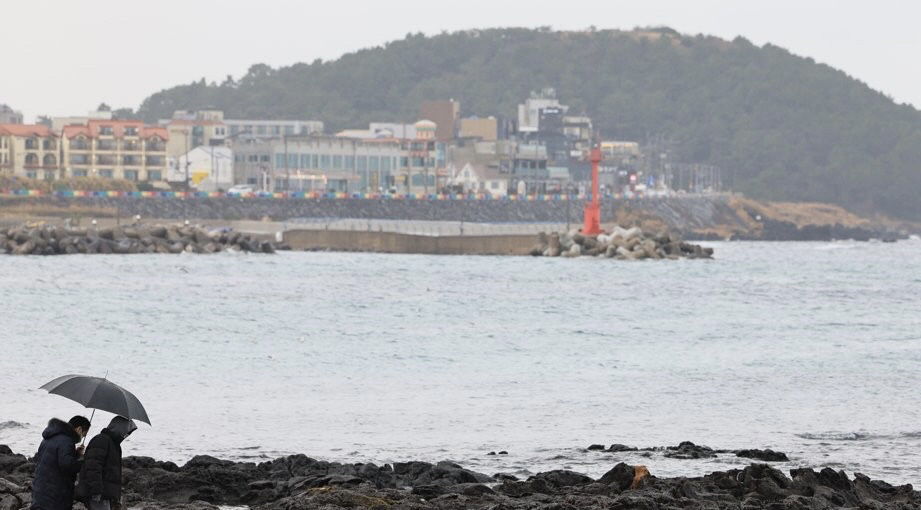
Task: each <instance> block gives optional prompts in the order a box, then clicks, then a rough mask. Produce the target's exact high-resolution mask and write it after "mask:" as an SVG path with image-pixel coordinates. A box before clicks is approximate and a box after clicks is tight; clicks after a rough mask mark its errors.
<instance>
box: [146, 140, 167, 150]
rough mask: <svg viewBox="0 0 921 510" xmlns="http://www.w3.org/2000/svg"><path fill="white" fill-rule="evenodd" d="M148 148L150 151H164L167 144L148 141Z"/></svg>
mask: <svg viewBox="0 0 921 510" xmlns="http://www.w3.org/2000/svg"><path fill="white" fill-rule="evenodd" d="M147 150H148V151H150V152H163V151H165V150H166V144H165V143H163V142H147Z"/></svg>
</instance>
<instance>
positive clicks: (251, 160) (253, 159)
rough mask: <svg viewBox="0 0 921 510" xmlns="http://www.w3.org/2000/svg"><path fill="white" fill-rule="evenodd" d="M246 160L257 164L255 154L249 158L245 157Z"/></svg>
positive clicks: (257, 159)
mask: <svg viewBox="0 0 921 510" xmlns="http://www.w3.org/2000/svg"><path fill="white" fill-rule="evenodd" d="M246 159H247V160H248V161H249V162H250V163H258V162H259V156H257V155H256V154H250V155H249V156H247V158H246Z"/></svg>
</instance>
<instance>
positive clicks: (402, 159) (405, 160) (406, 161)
mask: <svg viewBox="0 0 921 510" xmlns="http://www.w3.org/2000/svg"><path fill="white" fill-rule="evenodd" d="M400 166H401V167H403V168H406V167H408V166H409V158H408V157H406V156H401V157H400Z"/></svg>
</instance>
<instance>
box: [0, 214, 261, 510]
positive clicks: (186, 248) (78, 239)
mask: <svg viewBox="0 0 921 510" xmlns="http://www.w3.org/2000/svg"><path fill="white" fill-rule="evenodd" d="M227 250H230V251H244V252H258V253H275V246H274V245H273V244H272V243H271V242H270V241H265V240H258V239H256V238H254V237H252V236H249V235H246V234H242V233H240V232H233V231H211V230H206V229H205V228H203V227H200V226H193V225H136V226H126V227H115V228H101V229H96V228H90V229H85V228H58V227H56V226H54V225H37V226H29V225H22V226H19V227H13V228H9V229H7V230H0V254H11V255H71V254H77V253H83V254H109V253H120V254H136V253H183V252H187V253H217V252H220V251H227ZM0 510H2V509H0Z"/></svg>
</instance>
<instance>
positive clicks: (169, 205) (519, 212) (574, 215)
mask: <svg viewBox="0 0 921 510" xmlns="http://www.w3.org/2000/svg"><path fill="white" fill-rule="evenodd" d="M751 203H752V201H748V200H746V199H742V198H741V197H738V196H736V195H730V194H708V195H675V196H669V197H646V198H617V197H605V198H604V199H602V201H601V218H602V222H603V223H604V224H605V226H609V225H612V224H615V223H616V224H620V225H622V226H627V227H629V226H640V227H642V228H643V229H644V230H645V231H650V232H653V231H659V232H669V233H671V234H675V235H677V236H679V237H681V238H684V239H689V240H699V239H743V240H831V239H857V240H867V239H871V238H876V239H887V238H889V239H895V238H904V237H906V233H905V232H904V231H900V232H894V231H893V230H892V229H890V228H888V227H885V226H880V225H873V224H870V223H869V222H865V223H863V224H859V225H855V224H847V223H848V222H847V221H842V222H837V221H835V220H832V221H823V222H822V223H821V224H818V225H810V224H794V223H793V222H791V221H786V220H784V219H776V218H771V217H769V216H766V215H765V214H764V213H763V212H759V211H758V210H755V209H753V208H752V207H751ZM583 206H584V202H583V200H581V199H571V200H570V199H568V197H565V196H551V197H542V198H540V199H538V198H535V199H533V200H532V199H524V198H522V199H517V200H509V199H483V198H482V197H480V198H477V197H467V198H465V197H452V198H446V199H429V198H423V199H419V198H411V197H402V198H390V197H371V198H350V197H327V196H323V197H317V198H310V197H288V198H284V197H282V198H279V197H266V196H252V197H229V196H219V197H210V196H208V197H202V196H190V197H164V196H152V197H148V196H73V197H68V196H34V197H33V196H28V197H24V196H0V211H15V212H19V213H20V214H33V215H38V216H41V215H58V216H76V217H81V216H82V217H84V218H87V217H89V216H93V215H107V216H110V217H121V218H130V217H133V216H135V215H140V216H141V217H142V218H157V219H175V220H185V219H189V220H193V221H194V220H224V221H241V220H270V221H290V220H296V219H304V218H310V219H361V220H410V221H448V222H466V223H558V224H573V225H578V224H580V223H581V221H582V210H583ZM842 212H844V211H842ZM807 223H808V222H807ZM841 223H845V224H841Z"/></svg>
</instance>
